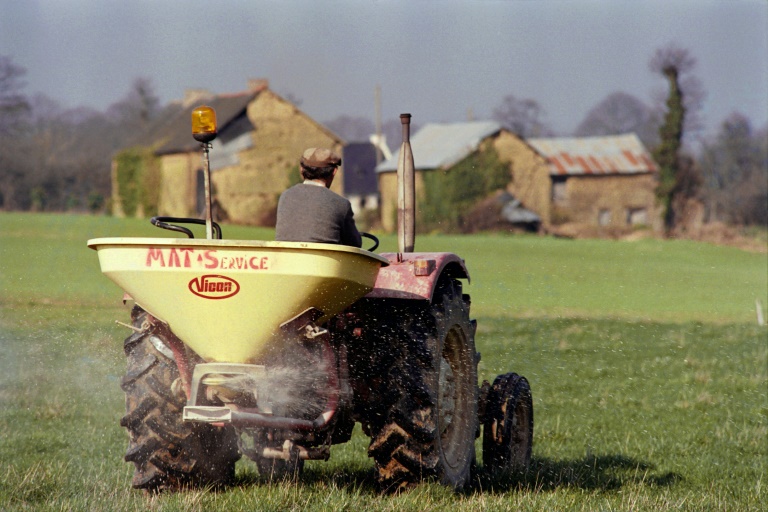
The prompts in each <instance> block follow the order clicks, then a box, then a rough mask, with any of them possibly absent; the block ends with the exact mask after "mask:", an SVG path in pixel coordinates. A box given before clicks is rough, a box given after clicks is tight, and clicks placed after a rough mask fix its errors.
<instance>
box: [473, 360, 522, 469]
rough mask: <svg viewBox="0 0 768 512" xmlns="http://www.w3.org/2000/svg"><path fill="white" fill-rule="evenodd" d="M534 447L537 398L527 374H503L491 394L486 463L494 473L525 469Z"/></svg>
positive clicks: (487, 420)
mask: <svg viewBox="0 0 768 512" xmlns="http://www.w3.org/2000/svg"><path fill="white" fill-rule="evenodd" d="M532 448H533V399H532V396H531V387H530V385H529V384H528V381H527V380H526V379H525V377H522V376H520V375H518V374H516V373H506V374H504V375H499V376H498V377H496V379H495V380H494V381H493V386H492V387H491V389H490V392H489V396H488V406H487V410H486V418H485V422H484V425H483V465H484V466H485V468H486V471H487V472H488V473H490V474H492V475H493V474H497V473H508V472H518V473H519V472H524V471H526V470H527V469H528V466H529V465H530V462H531V451H532Z"/></svg>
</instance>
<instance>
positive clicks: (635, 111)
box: [574, 92, 659, 147]
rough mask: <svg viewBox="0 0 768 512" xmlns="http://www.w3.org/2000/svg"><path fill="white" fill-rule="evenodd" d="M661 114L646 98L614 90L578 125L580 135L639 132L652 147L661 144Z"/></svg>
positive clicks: (637, 133)
mask: <svg viewBox="0 0 768 512" xmlns="http://www.w3.org/2000/svg"><path fill="white" fill-rule="evenodd" d="M658 127H659V116H658V115H656V114H655V112H654V111H653V109H651V108H650V107H648V106H646V105H645V104H644V103H643V102H642V101H640V100H639V99H637V98H635V97H634V96H632V95H631V94H627V93H625V92H614V93H613V94H610V95H608V96H607V97H606V98H605V99H604V100H602V101H601V102H600V103H598V104H597V105H595V106H594V107H592V109H591V110H590V111H589V112H588V113H587V115H586V117H585V118H584V120H583V121H582V122H581V123H580V124H579V126H578V127H577V128H576V131H575V133H574V135H576V136H577V137H588V136H602V135H619V134H623V133H635V134H636V135H637V136H638V137H640V140H642V141H643V144H645V145H646V146H648V147H654V146H656V144H658V140H659V134H658V129H659V128H658Z"/></svg>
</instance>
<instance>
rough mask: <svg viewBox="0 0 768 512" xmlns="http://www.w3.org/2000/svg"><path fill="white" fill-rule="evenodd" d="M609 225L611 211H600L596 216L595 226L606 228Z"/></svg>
mask: <svg viewBox="0 0 768 512" xmlns="http://www.w3.org/2000/svg"><path fill="white" fill-rule="evenodd" d="M610 223H611V210H608V209H602V210H600V212H599V213H598V214H597V224H598V225H600V226H607V225H608V224H610Z"/></svg>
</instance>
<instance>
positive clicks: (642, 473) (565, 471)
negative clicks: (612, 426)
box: [469, 455, 683, 492]
mask: <svg viewBox="0 0 768 512" xmlns="http://www.w3.org/2000/svg"><path fill="white" fill-rule="evenodd" d="M654 469H655V468H654V466H653V465H652V464H649V463H647V462H643V461H639V460H637V459H633V458H631V457H626V456H624V455H587V456H585V457H584V458H582V459H573V460H552V459H547V458H534V459H533V460H531V466H530V468H529V470H528V471H527V472H525V473H520V472H518V473H509V474H500V475H492V474H489V473H488V472H487V471H486V470H485V468H482V467H481V468H480V469H479V470H478V471H477V475H476V478H475V479H474V484H473V486H472V488H471V489H469V491H470V492H483V491H485V492H505V491H510V490H515V489H517V490H523V491H537V492H547V491H552V490H555V489H558V488H564V487H569V488H576V489H583V490H588V491H592V490H599V491H613V490H617V489H619V488H621V487H623V486H625V485H627V484H644V485H647V486H654V487H666V486H671V485H674V484H675V483H676V482H679V481H681V480H683V477H682V475H680V474H677V473H672V472H667V473H656V472H654Z"/></svg>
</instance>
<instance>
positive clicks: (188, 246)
mask: <svg viewBox="0 0 768 512" xmlns="http://www.w3.org/2000/svg"><path fill="white" fill-rule="evenodd" d="M88 246H89V247H90V248H92V249H95V250H96V251H98V256H99V264H100V265H101V271H102V272H103V273H104V274H105V275H106V276H107V277H109V278H110V279H111V280H112V281H114V282H115V283H116V284H117V285H118V286H120V288H122V289H123V290H125V291H126V292H127V293H128V294H130V295H131V297H133V299H134V300H135V301H136V303H137V304H139V305H140V306H142V307H143V308H144V309H146V310H147V311H149V312H150V313H151V314H152V315H153V316H155V317H157V318H158V319H160V320H162V321H163V322H165V323H167V324H168V325H169V326H170V328H171V330H172V331H173V332H174V333H175V334H176V336H178V337H179V338H180V339H181V340H182V341H184V342H185V343H186V344H187V345H188V346H189V347H190V348H192V350H194V351H195V352H196V353H197V354H198V355H200V356H201V357H203V358H204V359H206V360H207V361H217V362H232V363H250V362H254V361H255V360H257V359H258V357H259V355H260V354H262V353H263V352H264V350H265V349H266V348H267V347H268V346H269V342H270V340H271V339H272V338H273V336H276V335H277V333H278V330H279V326H280V324H282V323H283V322H285V321H287V320H289V319H291V318H293V317H295V316H297V315H299V314H300V313H302V312H303V311H305V310H307V309H309V308H316V309H317V310H319V311H321V312H322V314H323V317H322V318H321V319H320V320H319V322H322V321H324V320H325V319H327V318H330V317H331V316H333V315H335V314H336V313H339V312H340V311H342V310H344V309H345V308H346V307H347V306H349V305H350V304H352V303H353V302H355V301H356V300H357V299H359V298H360V297H362V296H363V295H365V294H366V293H368V292H369V291H370V290H371V289H373V285H374V283H375V281H376V276H377V275H378V272H379V268H380V267H382V266H385V265H387V264H388V263H389V262H388V260H387V259H386V258H383V257H381V256H378V255H376V254H373V253H371V252H368V251H364V250H362V249H357V248H354V247H347V246H341V245H331V244H318V243H300V242H262V241H242V240H201V239H170V238H97V239H93V240H89V241H88Z"/></svg>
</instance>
